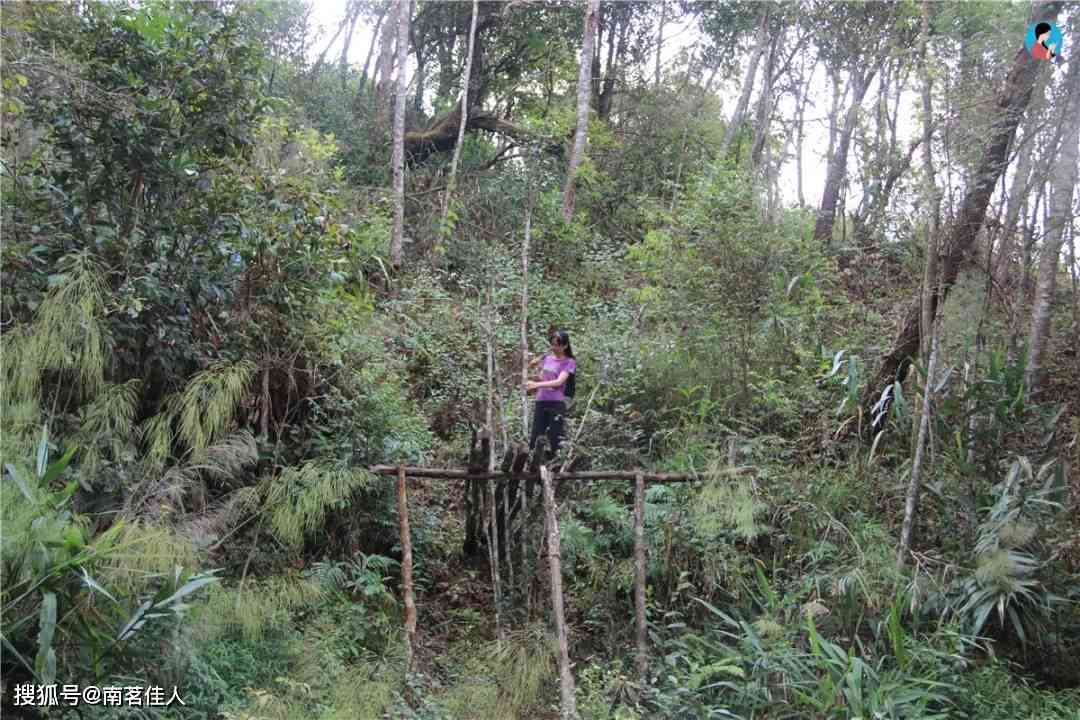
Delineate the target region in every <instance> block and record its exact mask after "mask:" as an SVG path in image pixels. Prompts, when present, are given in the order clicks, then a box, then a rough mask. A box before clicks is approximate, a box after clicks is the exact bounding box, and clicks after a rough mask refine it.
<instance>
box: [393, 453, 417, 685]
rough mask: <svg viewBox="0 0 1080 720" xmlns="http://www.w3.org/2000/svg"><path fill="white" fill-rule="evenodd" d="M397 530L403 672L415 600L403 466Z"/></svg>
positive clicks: (408, 660)
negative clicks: (403, 611) (403, 620)
mask: <svg viewBox="0 0 1080 720" xmlns="http://www.w3.org/2000/svg"><path fill="white" fill-rule="evenodd" d="M397 503H398V531H399V532H400V534H401V591H402V594H403V595H404V596H405V672H406V674H407V673H409V672H411V671H412V668H413V643H414V642H415V640H416V600H415V598H414V597H413V580H412V537H411V535H410V533H409V501H408V497H407V495H406V493H405V466H404V465H399V466H398V485H397Z"/></svg>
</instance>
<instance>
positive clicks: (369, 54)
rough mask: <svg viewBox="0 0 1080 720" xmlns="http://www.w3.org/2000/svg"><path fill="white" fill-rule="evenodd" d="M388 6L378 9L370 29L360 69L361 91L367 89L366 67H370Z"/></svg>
mask: <svg viewBox="0 0 1080 720" xmlns="http://www.w3.org/2000/svg"><path fill="white" fill-rule="evenodd" d="M388 7H389V6H388V5H384V6H382V7H381V8H380V9H379V16H378V18H376V20H375V28H374V29H373V30H372V31H371V44H370V45H368V51H367V57H366V58H365V59H364V69H363V70H361V71H360V78H361V83H360V90H361V92H364V91H366V89H367V81H368V68H369V67H371V57H372V55H374V54H375V46H376V45H378V44H379V28H380V27H382V23H383V20H384V19H385V18H386V11H387V8H388Z"/></svg>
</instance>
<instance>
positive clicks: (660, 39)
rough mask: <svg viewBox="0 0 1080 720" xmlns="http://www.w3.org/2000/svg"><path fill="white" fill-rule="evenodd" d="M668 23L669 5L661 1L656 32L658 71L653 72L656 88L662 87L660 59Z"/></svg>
mask: <svg viewBox="0 0 1080 720" xmlns="http://www.w3.org/2000/svg"><path fill="white" fill-rule="evenodd" d="M666 22H667V3H666V2H664V0H660V24H659V26H658V28H657V31H656V69H655V70H654V71H653V75H654V77H653V84H654V87H656V88H658V89H659V87H660V59H661V53H662V52H663V49H664V24H665V23H666Z"/></svg>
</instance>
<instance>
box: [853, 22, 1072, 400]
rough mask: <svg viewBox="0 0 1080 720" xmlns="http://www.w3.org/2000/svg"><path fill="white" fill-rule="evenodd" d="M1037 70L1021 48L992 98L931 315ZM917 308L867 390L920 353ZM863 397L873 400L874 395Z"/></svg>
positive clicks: (954, 271)
mask: <svg viewBox="0 0 1080 720" xmlns="http://www.w3.org/2000/svg"><path fill="white" fill-rule="evenodd" d="M1060 8H1061V3H1060V2H1050V3H1044V4H1040V5H1039V6H1037V7H1036V11H1035V12H1034V13H1033V15H1034V17H1033V18H1032V21H1033V22H1037V21H1040V20H1047V21H1051V20H1053V19H1055V18H1056V17H1057V14H1058V12H1059V10H1060ZM1041 67H1042V65H1041V63H1040V61H1038V60H1035V59H1034V58H1032V57H1031V53H1029V52H1028V51H1027V50H1026V49H1025V48H1023V47H1021V48H1020V49H1019V50H1018V51H1017V53H1016V55H1015V57H1014V58H1013V65H1012V68H1011V69H1010V71H1009V74H1008V76H1007V77H1006V78H1005V80H1004V82H1003V83H1002V86H1001V87H1000V88H999V89H998V91H997V93H996V97H995V100H994V106H993V107H994V110H993V112H995V118H994V119H995V122H994V124H993V131H992V133H991V136H990V138H989V142H988V143H987V147H986V151H985V153H984V155H983V159H982V161H981V162H980V163H979V169H978V172H977V173H976V177H975V182H973V183H972V184H971V185H970V186H969V188H968V190H967V192H966V193H965V195H964V201H963V205H962V207H961V209H960V214H959V217H957V218H956V220H955V221H954V222H953V223H952V224H951V226H950V229H949V232H948V235H947V237H946V242H944V243H942V247H944V248H946V249H947V252H946V254H945V255H944V257H943V258H942V259H941V262H942V267H941V272H940V274H939V277H940V281H939V286H938V287H937V288H935V291H934V293H933V297H932V298H931V304H932V305H933V308H934V310H935V311H936V309H937V307H938V306H939V305H940V304H941V303H942V302H944V301H945V299H946V298H947V297H948V294H949V291H950V290H951V289H952V286H953V283H955V282H956V278H957V276H958V275H959V272H960V264H961V261H962V260H963V259H964V257H965V256H966V255H967V253H968V251H969V250H970V248H971V245H972V244H973V243H974V241H975V236H976V235H977V233H978V231H979V228H980V227H981V226H982V223H983V219H984V217H985V215H986V206H987V204H988V203H989V202H990V195H991V194H992V193H993V190H994V186H995V185H996V184H997V181H998V178H999V177H1000V176H1001V173H1002V172H1003V171H1004V169H1005V165H1006V163H1007V162H1008V154H1009V145H1010V143H1011V142H1012V140H1013V137H1014V135H1015V134H1016V127H1017V125H1019V123H1020V118H1021V117H1022V116H1023V113H1024V110H1025V108H1027V106H1028V103H1029V102H1030V100H1031V93H1032V89H1033V88H1034V85H1035V79H1036V77H1037V76H1038V73H1039V70H1040V69H1041ZM921 306H922V304H921V302H915V303H914V304H913V305H911V306H910V307H909V309H908V312H907V316H906V317H905V320H904V325H903V328H902V329H901V331H900V334H899V335H898V337H897V339H896V341H895V342H894V344H893V347H892V349H891V350H890V351H889V353H888V354H886V355H885V357H884V358H883V359H882V363H881V367H880V369H879V370H878V373H877V377H876V379H875V382H874V383H873V385H872V386H871V387H873V388H876V389H877V391H878V392H880V389H881V388H882V387H884V386H885V385H886V384H891V383H892V382H893V381H894V380H895V379H896V378H897V377H898V376H899V375H901V374H902V372H903V371H904V370H905V369H906V368H907V364H908V363H909V362H910V361H911V358H912V356H914V355H915V354H916V353H917V352H918V351H919V346H920V332H919V325H920V323H921V318H922V312H921ZM867 396H868V397H876V395H875V393H874V392H873V391H871V392H869V393H868V394H867Z"/></svg>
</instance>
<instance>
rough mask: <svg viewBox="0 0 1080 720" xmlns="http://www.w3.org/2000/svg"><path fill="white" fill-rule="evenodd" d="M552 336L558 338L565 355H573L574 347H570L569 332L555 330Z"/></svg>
mask: <svg viewBox="0 0 1080 720" xmlns="http://www.w3.org/2000/svg"><path fill="white" fill-rule="evenodd" d="M554 337H557V338H559V344H560V345H562V346H563V349H564V352H565V353H566V357H569V358H572V357H574V349H573V348H572V347H570V333H568V332H566V331H565V330H556V331H555V334H554Z"/></svg>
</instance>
